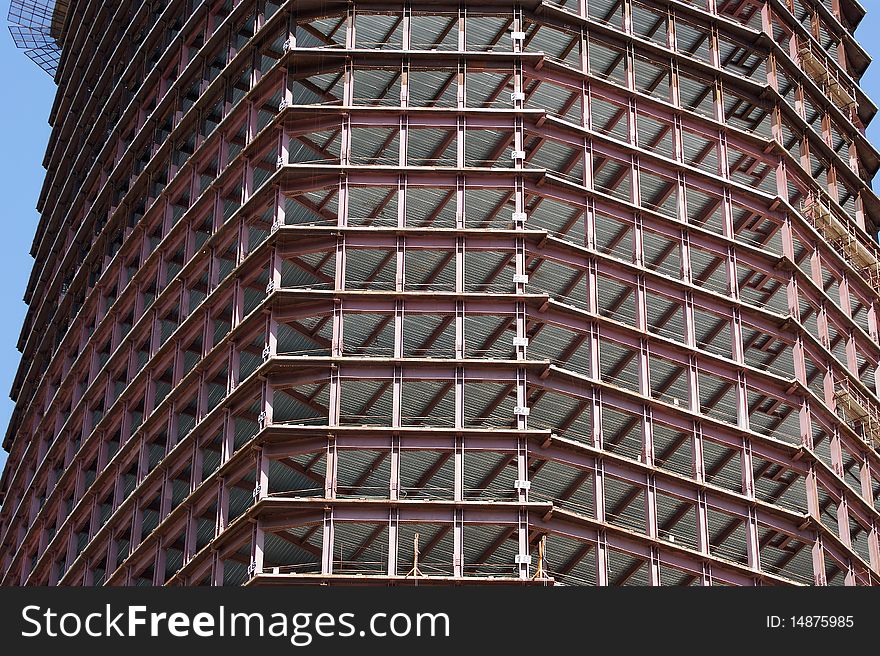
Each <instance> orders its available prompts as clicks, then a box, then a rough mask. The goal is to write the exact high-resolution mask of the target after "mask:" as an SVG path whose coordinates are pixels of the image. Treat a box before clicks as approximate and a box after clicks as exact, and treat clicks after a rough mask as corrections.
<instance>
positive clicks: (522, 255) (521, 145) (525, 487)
mask: <svg viewBox="0 0 880 656" xmlns="http://www.w3.org/2000/svg"><path fill="white" fill-rule="evenodd" d="M512 29H513V32H514V33H523V32H524V30H525V23H524V20H523V13H522V7H515V8H514V11H513V25H512ZM512 44H513V52H514V53H516V54H519V53H521V52H522V40H521V39H512ZM523 82H524V79H523V69H522V61H521V60H520V59H519V58H518V57H517V58H515V61H514V74H513V94H514V95H513V97H512V98H513V107H514V109H515V110H522V109H523V105H524V98H525V93H524V86H523ZM513 149H514V168H515V169H516V171H517V173H516V176H515V178H514V207H515V209H516V213H517V216H520V217H522V216H525V215H526V197H525V196H526V195H525V178H524V177H523V175H522V169H523V167H524V166H525V126H524V125H523V118H522V115H521V114H519V112H517V116H516V117H515V119H514V146H513ZM514 223H515V225H516V229H517V231H522V230H523V229H524V228H525V221H515V222H514ZM515 266H516V274H515V276H514V281H515V284H516V294H517V296H521V295H523V294H525V293H526V285H527V284H528V273H527V269H526V242H525V238H524V237H522V236H519V235H518V236H517V237H516V253H515ZM526 317H527V308H526V303H525V301H523V300H520V299H518V300H517V302H516V338H515V339H514V346H515V349H516V359H517V360H518V361H523V360H525V359H526V349H527V347H528V337H527V334H526V329H527V325H526V324H527V320H526ZM528 403H529V401H528V377H527V373H526V369H525V367H522V366H519V367H517V370H516V407H515V408H514V415H515V416H516V427H517V429H518V430H521V431H525V430H528V416H529V407H528ZM516 471H517V480H516V483H515V486H516V494H517V500H518V501H519V502H520V503H526V502H528V500H529V485H530V483H529V480H528V475H529V473H528V440H527V438H526V437H525V436H524V435H519V436H517V445H516ZM517 535H518V544H519V552H518V554H517V556H516V564H517V570H518V572H519V577H520V578H521V579H527V578H528V577H529V567H530V561H531V556H530V554H529V530H528V512H527V511H526V510H525V509H524V508H520V511H519V524H518V527H517Z"/></svg>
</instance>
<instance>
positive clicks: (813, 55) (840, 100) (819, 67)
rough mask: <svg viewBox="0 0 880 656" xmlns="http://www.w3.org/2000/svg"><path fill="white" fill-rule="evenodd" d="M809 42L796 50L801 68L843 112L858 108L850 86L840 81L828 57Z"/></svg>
mask: <svg viewBox="0 0 880 656" xmlns="http://www.w3.org/2000/svg"><path fill="white" fill-rule="evenodd" d="M817 50H818V49H816V48H814V47H813V44H812V43H810V42H809V41H804V42H803V43H801V46H800V47H799V48H798V56H799V57H800V61H801V68H802V69H803V70H804V72H805V73H806V74H807V75H809V76H810V77H811V78H813V80H814V81H815V82H817V83H818V84H819V86H821V87H824V88H825V90H826V91H827V92H828V97H829V98H831V101H832V102H833V103H834V104H835V105H837V106H838V107H839V108H840V109H842V110H843V111H845V112H852V111H854V110H855V109H856V107H857V106H858V103H857V102H856V97H855V93H854V91H853V90H852V89H851V88H850V85H849V84H847V83H845V82H844V81H841V79H840V77H839V75H838V74H837V72H836V71H834V70H833V69H832V67H831V66H830V65H829V64H828V56H827V54H826V53H825V52H824V51H819V52H817Z"/></svg>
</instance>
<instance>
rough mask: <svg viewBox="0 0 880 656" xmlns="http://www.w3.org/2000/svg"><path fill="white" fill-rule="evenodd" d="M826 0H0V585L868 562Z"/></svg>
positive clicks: (855, 344)
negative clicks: (18, 311)
mask: <svg viewBox="0 0 880 656" xmlns="http://www.w3.org/2000/svg"><path fill="white" fill-rule="evenodd" d="M864 13H865V10H864V9H863V8H862V7H861V6H860V5H859V4H858V2H856V0H480V1H479V2H472V1H470V0H418V1H416V0H408V1H405V2H404V1H399V0H296V1H294V0H288V1H283V0H274V1H273V0H212V1H208V0H205V1H199V0H145V1H144V2H135V1H133V0H132V1H123V2H102V1H101V0H67V1H64V2H49V1H42V2H41V1H37V0H15V1H14V2H13V3H12V13H11V15H10V21H11V22H12V23H13V26H12V31H13V34H14V36H15V37H16V39H17V41H18V42H19V44H20V45H21V46H22V47H25V48H27V49H28V54H29V55H30V56H31V57H32V58H33V59H35V60H37V61H38V63H40V64H41V65H42V66H43V67H44V68H45V69H46V70H48V71H49V72H51V73H52V74H53V75H54V76H55V80H56V82H57V85H58V95H57V99H56V101H55V104H54V107H53V108H52V113H51V122H52V125H53V126H54V130H53V133H52V137H51V139H50V142H49V147H48V152H47V154H46V158H45V165H46V168H47V171H48V173H47V177H46V182H45V185H44V187H43V191H42V195H41V197H40V200H39V209H40V210H41V213H42V218H41V221H40V224H39V228H38V230H37V234H36V237H35V240H34V242H33V248H32V254H33V256H34V258H35V261H36V265H35V267H34V270H33V273H32V275H31V278H30V281H29V284H28V286H27V292H26V301H27V303H28V306H29V310H28V313H27V318H26V320H25V323H24V327H23V331H22V336H21V339H20V342H19V348H20V349H21V351H22V353H23V356H22V361H21V367H20V370H19V372H18V375H17V377H16V379H15V383H14V387H13V390H12V396H13V398H14V399H15V400H16V408H15V411H14V415H13V418H12V420H11V423H10V426H9V429H8V432H7V434H6V437H5V442H4V443H3V445H4V447H5V448H6V449H7V450H8V451H9V452H10V455H9V461H8V464H7V466H6V469H5V471H4V472H3V477H2V483H0V490H2V495H3V501H2V512H0V563H2V568H0V580H2V583H4V584H7V585H259V584H278V583H285V584H287V583H299V584H330V585H333V584H344V585H354V584H380V585H389V584H390V585H413V584H418V585H427V584H462V583H467V584H475V583H480V584H493V583H494V584H520V585H777V584H792V585H872V584H878V583H880V539H878V536H880V533H878V531H880V452H878V445H880V400H878V384H880V383H878V376H877V375H876V372H877V368H878V364H880V335H878V329H880V318H878V312H880V261H878V246H877V239H876V235H877V232H878V225H880V201H878V197H877V196H876V195H875V194H874V192H872V191H871V189H870V181H871V179H872V177H873V175H874V173H875V172H876V171H877V169H878V166H880V156H878V152H877V150H875V148H874V147H872V146H871V144H869V143H868V141H867V140H866V138H865V126H866V125H867V124H868V123H869V122H870V121H871V119H872V118H873V116H874V114H875V111H876V108H875V106H874V105H873V104H872V103H871V101H870V100H868V99H867V98H866V97H865V95H864V93H863V92H862V90H861V89H860V88H859V79H860V77H861V75H862V74H863V73H864V71H865V69H866V67H867V66H868V64H869V61H870V59H869V57H868V55H867V54H866V52H865V50H864V49H863V48H862V47H861V46H860V45H859V44H858V43H857V42H856V40H855V39H854V37H853V32H854V30H855V27H856V26H857V25H858V23H859V22H860V20H861V19H862V17H863V15H864ZM22 65H24V64H22Z"/></svg>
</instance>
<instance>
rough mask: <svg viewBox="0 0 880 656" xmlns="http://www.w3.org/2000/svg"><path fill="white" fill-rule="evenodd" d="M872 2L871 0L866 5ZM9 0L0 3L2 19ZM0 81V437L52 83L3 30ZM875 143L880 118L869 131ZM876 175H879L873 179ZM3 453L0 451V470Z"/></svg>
mask: <svg viewBox="0 0 880 656" xmlns="http://www.w3.org/2000/svg"><path fill="white" fill-rule="evenodd" d="M871 4H873V3H871ZM8 10H9V3H8V2H7V1H4V2H3V3H2V5H0V13H2V18H3V19H4V22H5V17H6V15H7V13H8ZM877 34H880V9H875V10H873V11H870V10H869V12H868V16H867V17H866V18H865V20H864V21H863V22H862V25H861V26H860V27H859V31H858V34H857V36H858V37H859V38H860V39H861V40H862V42H863V44H864V46H865V48H867V49H868V51H869V52H870V54H871V56H872V57H874V59H875V60H878V59H880V39H878V38H877ZM0 79H2V80H3V83H4V87H5V89H6V92H5V93H4V94H3V98H2V102H0V125H2V126H3V132H2V134H0V198H2V199H3V202H2V205H0V207H2V219H0V220H2V221H3V222H4V224H5V228H4V231H3V239H2V241H0V308H2V320H0V438H2V436H3V435H5V433H6V426H7V424H8V423H9V417H10V415H11V414H12V407H13V404H12V401H11V400H10V399H9V390H10V388H11V386H12V379H13V378H14V376H15V371H16V368H17V367H18V361H19V353H18V350H17V349H16V347H15V345H16V343H17V342H18V335H19V331H20V328H21V323H22V320H23V318H24V313H25V304H24V302H23V301H22V297H23V295H24V289H25V286H26V284H27V280H28V276H29V274H30V270H31V267H32V266H33V260H32V259H31V257H30V247H31V242H32V240H33V236H34V230H35V229H36V225H37V219H38V215H37V212H36V210H35V209H34V208H35V206H36V203H37V197H38V196H39V193H40V186H41V184H42V182H43V173H44V171H43V167H42V161H43V152H44V150H45V148H46V141H47V140H48V138H49V125H48V117H49V110H50V109H51V107H52V100H53V96H54V93H55V86H54V84H53V83H52V80H51V78H50V77H49V75H47V74H46V73H44V72H43V71H42V70H40V69H39V68H38V67H37V65H36V64H34V63H32V62H31V61H30V60H28V59H27V57H25V55H24V53H22V52H21V51H19V50H17V49H16V48H15V45H14V44H13V41H12V37H11V36H10V35H9V33H8V32H7V30H6V29H5V28H4V29H2V31H0ZM863 86H864V88H865V90H866V91H867V93H868V95H870V96H871V98H872V99H874V101H875V102H878V104H880V63H876V64H875V65H873V66H872V67H871V69H870V70H869V71H868V73H867V75H866V76H865V78H864V80H863ZM869 136H870V138H871V139H872V141H873V142H874V143H878V144H880V118H878V119H877V120H876V121H875V122H874V124H873V126H872V127H871V128H870V130H869ZM878 179H880V178H878ZM5 462H6V453H5V452H4V451H2V449H0V468H2V466H3V463H5Z"/></svg>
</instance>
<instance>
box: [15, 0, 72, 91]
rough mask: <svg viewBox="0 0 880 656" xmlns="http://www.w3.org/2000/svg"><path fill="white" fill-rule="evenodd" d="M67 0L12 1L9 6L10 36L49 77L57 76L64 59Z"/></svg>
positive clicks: (68, 5) (68, 6)
mask: <svg viewBox="0 0 880 656" xmlns="http://www.w3.org/2000/svg"><path fill="white" fill-rule="evenodd" d="M69 8H70V4H69V2H68V0H44V1H40V0H12V2H11V3H10V6H9V16H8V20H9V32H10V33H11V34H12V38H13V40H14V41H15V45H16V46H18V47H19V48H21V49H22V50H24V51H25V54H26V55H27V56H28V57H29V58H30V59H32V60H33V61H34V62H36V63H37V65H38V66H39V67H40V68H42V69H43V70H44V71H46V72H47V73H49V74H50V75H53V76H54V75H55V72H56V71H57V70H58V62H59V60H60V59H61V45H62V37H63V34H62V28H63V23H64V19H65V17H66V15H67V11H68V10H69Z"/></svg>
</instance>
